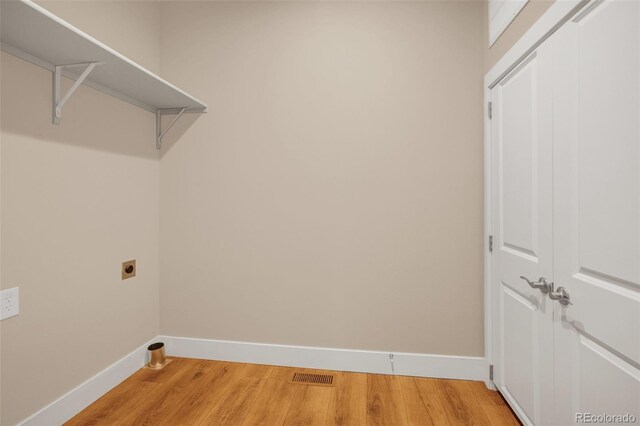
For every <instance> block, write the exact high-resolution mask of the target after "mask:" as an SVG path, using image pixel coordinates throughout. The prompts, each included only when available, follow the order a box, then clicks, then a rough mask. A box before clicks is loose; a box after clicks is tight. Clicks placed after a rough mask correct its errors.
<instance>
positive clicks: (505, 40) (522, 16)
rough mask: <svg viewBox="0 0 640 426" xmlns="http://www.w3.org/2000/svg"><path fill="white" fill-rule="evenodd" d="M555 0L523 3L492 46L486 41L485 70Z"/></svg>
mask: <svg viewBox="0 0 640 426" xmlns="http://www.w3.org/2000/svg"><path fill="white" fill-rule="evenodd" d="M554 1H555V0H529V3H527V4H526V5H525V7H524V8H523V9H522V10H521V11H520V13H519V14H518V16H516V18H515V19H514V20H513V22H511V24H510V25H509V26H508V27H507V29H506V30H505V31H504V32H503V33H502V35H500V37H499V38H498V40H496V42H495V43H494V44H493V46H491V47H489V43H488V42H486V43H485V46H487V49H486V50H485V60H484V69H485V72H488V71H489V70H490V69H491V68H492V67H493V66H494V65H495V64H496V63H497V62H498V61H499V60H500V58H502V57H503V56H504V54H505V53H507V52H508V51H509V49H511V47H513V45H514V44H515V43H516V42H517V41H518V40H519V39H520V37H522V36H523V35H524V34H525V33H526V32H527V30H528V29H529V28H531V26H532V25H533V24H534V23H535V22H536V21H537V20H538V19H539V18H540V17H541V16H542V15H543V14H544V12H546V11H547V9H549V7H551V5H552V4H553V3H554ZM484 4H485V18H484V21H483V22H484V27H485V34H484V40H485V41H487V40H488V39H489V35H488V34H489V33H488V18H487V11H486V5H487V3H486V2H484Z"/></svg>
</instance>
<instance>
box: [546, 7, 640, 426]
mask: <svg viewBox="0 0 640 426" xmlns="http://www.w3.org/2000/svg"><path fill="white" fill-rule="evenodd" d="M553 47H554V72H553V75H554V77H553V79H554V83H553V86H554V89H553V90H554V93H553V97H554V101H553V102H554V105H553V110H554V118H553V123H554V124H553V134H554V160H553V162H554V227H555V232H554V233H555V236H554V251H555V258H554V278H555V280H554V281H555V286H556V288H557V287H559V286H562V287H564V288H566V289H567V291H568V292H569V297H570V301H571V303H573V304H572V305H567V306H563V305H561V304H560V303H559V302H553V303H554V305H555V306H554V310H555V315H554V325H555V336H554V353H555V356H554V364H555V365H554V372H555V374H554V376H555V377H554V382H555V412H556V414H555V415H556V419H555V423H557V424H561V425H568V424H574V423H576V421H577V420H579V419H578V418H577V415H579V414H578V413H591V414H595V415H604V414H609V415H624V414H631V415H634V416H635V417H636V419H638V420H636V421H640V369H639V366H640V293H639V292H640V124H639V123H640V2H638V1H629V0H623V1H620V0H605V1H596V2H592V3H591V4H590V5H588V6H587V7H586V9H585V10H583V11H582V12H580V13H579V14H578V15H577V16H575V17H574V18H573V19H572V20H571V21H569V22H568V23H567V24H565V25H564V26H563V27H562V28H561V29H560V30H559V31H558V32H557V33H556V34H555V35H554V37H553ZM583 420H584V419H583ZM614 420H615V419H614ZM582 423H585V422H584V421H582Z"/></svg>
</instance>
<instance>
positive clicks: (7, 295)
mask: <svg viewBox="0 0 640 426" xmlns="http://www.w3.org/2000/svg"><path fill="white" fill-rule="evenodd" d="M19 313H20V291H19V289H18V287H13V288H8V289H6V290H2V291H0V320H3V319H7V318H11V317H15V316H16V315H18V314H19Z"/></svg>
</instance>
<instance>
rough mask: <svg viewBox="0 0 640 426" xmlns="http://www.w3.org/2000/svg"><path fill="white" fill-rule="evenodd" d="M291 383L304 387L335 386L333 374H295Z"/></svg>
mask: <svg viewBox="0 0 640 426" xmlns="http://www.w3.org/2000/svg"><path fill="white" fill-rule="evenodd" d="M291 383H300V384H303V385H317V386H333V374H311V373H295V374H294V375H293V378H292V379H291Z"/></svg>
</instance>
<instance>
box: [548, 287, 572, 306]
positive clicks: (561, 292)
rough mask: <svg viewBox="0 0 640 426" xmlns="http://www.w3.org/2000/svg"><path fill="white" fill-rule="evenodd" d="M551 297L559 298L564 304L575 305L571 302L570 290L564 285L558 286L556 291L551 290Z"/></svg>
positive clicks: (552, 298) (553, 298)
mask: <svg viewBox="0 0 640 426" xmlns="http://www.w3.org/2000/svg"><path fill="white" fill-rule="evenodd" d="M549 299H551V300H557V301H558V302H560V304H561V305H563V306H567V305H573V303H571V297H569V291H567V289H566V288H564V287H558V289H557V290H556V291H553V290H552V291H550V292H549Z"/></svg>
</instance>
